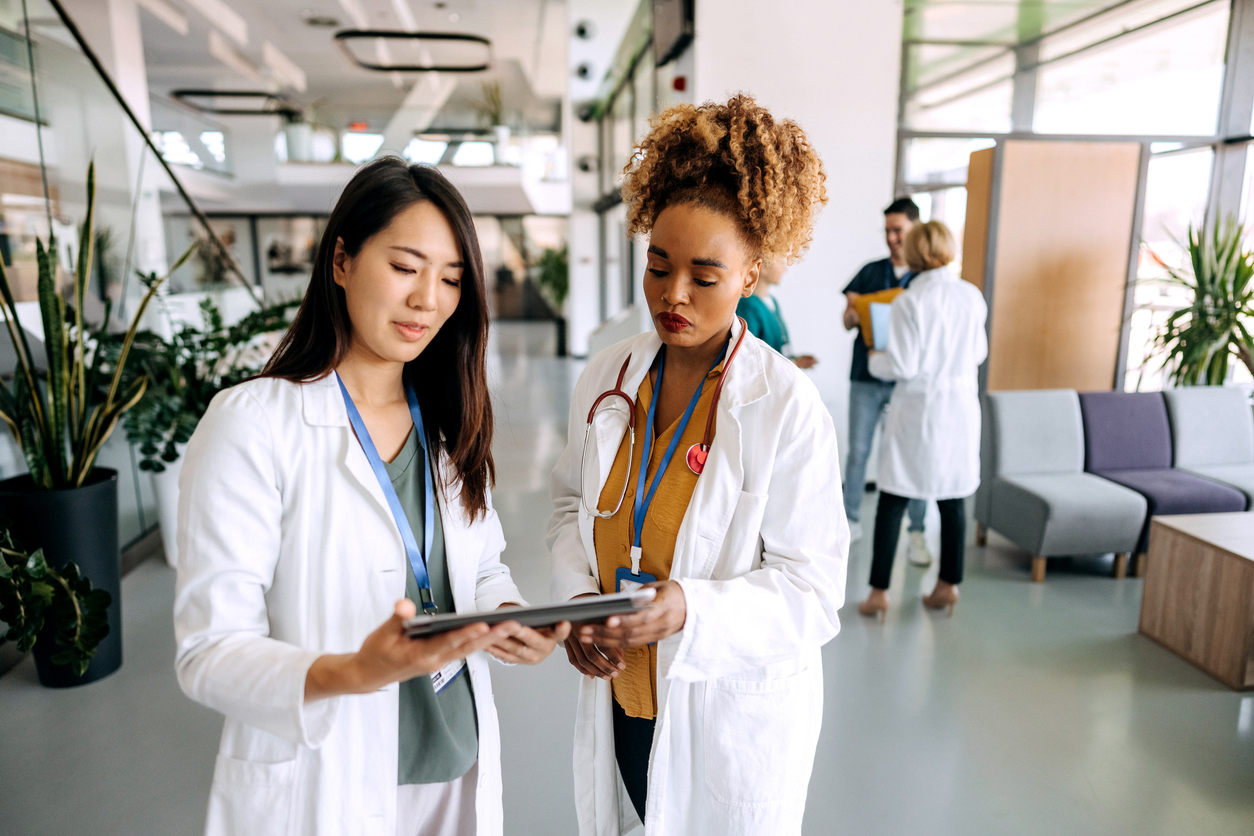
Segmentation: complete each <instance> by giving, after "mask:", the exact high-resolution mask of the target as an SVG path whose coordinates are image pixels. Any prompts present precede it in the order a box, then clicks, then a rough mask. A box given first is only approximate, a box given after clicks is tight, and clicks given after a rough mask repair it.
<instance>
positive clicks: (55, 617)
mask: <svg viewBox="0 0 1254 836" xmlns="http://www.w3.org/2000/svg"><path fill="white" fill-rule="evenodd" d="M112 603H113V596H112V595H110V594H109V593H108V592H106V591H104V590H103V589H96V588H95V587H93V586H92V583H91V581H90V580H88V579H87V578H85V577H83V575H82V574H81V573H80V572H79V569H78V565H77V564H75V563H73V562H70V563H66V564H65V565H64V566H61V567H60V568H54V567H52V566H50V565H49V564H48V561H47V560H46V559H45V558H44V553H43V549H36V550H35V551H34V552H32V553H27V551H26V550H25V549H24V548H22V546H21V545H19V544H18V542H17V541H16V540H14V539H13V535H12V534H10V533H9V530H8V529H7V528H4V527H0V621H3V622H4V625H5V626H7V628H8V629H7V630H6V631H5V632H3V633H0V645H2V644H4V643H5V642H9V641H11V642H16V643H17V649H18V652H20V653H25V652H27V651H28V650H30V649H31V648H32V647H34V646H35V643H36V642H37V641H39V638H40V634H41V633H42V632H43V629H44V625H45V624H47V623H51V624H54V625H56V628H55V633H54V635H53V644H54V647H55V649H56V652H55V653H54V654H53V655H52V656H51V657H50V659H49V661H51V662H52V664H54V665H70V666H71V667H72V669H73V671H74V673H75V675H77V676H82V675H83V674H84V673H86V672H87V666H88V665H89V664H91V660H92V658H93V657H94V656H95V655H96V650H97V649H98V648H99V647H100V643H101V642H102V641H104V638H105V636H107V635H109V613H108V611H109V605H110V604H112Z"/></svg>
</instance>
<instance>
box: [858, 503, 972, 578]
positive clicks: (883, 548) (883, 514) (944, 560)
mask: <svg viewBox="0 0 1254 836" xmlns="http://www.w3.org/2000/svg"><path fill="white" fill-rule="evenodd" d="M909 502H910V500H909V499H907V498H906V497H904V496H897V495H896V494H892V493H885V492H884V491H880V505H879V509H878V510H877V511H876V512H875V540H874V542H873V544H872V549H873V551H872V558H871V586H873V587H875V588H876V589H888V579H889V578H890V577H892V574H893V556H894V555H896V554H897V539H898V537H900V536H901V517H902V515H903V514H905V513H906V505H907V503H909ZM936 505H937V507H938V508H940V518H941V530H940V534H941V553H940V579H941V580H943V581H944V582H945V583H952V584H959V583H962V558H963V552H964V550H965V549H966V542H967V508H966V500H965V499H939V500H937V501H936Z"/></svg>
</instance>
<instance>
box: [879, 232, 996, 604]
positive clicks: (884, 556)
mask: <svg viewBox="0 0 1254 836" xmlns="http://www.w3.org/2000/svg"><path fill="white" fill-rule="evenodd" d="M905 256H906V263H907V265H909V267H910V269H911V270H913V271H915V273H916V274H917V275H915V277H914V279H913V280H911V282H910V287H909V288H908V289H907V290H906V291H905V292H904V293H902V294H901V295H900V296H898V297H897V298H896V299H895V300H894V301H893V306H892V319H891V324H890V326H889V332H888V345H887V347H886V348H885V350H884V351H873V352H871V357H870V360H869V364H868V368H869V369H870V371H871V374H873V375H875V376H876V377H878V378H880V379H881V380H895V381H897V385H896V386H895V387H894V388H893V397H892V400H891V401H889V404H888V418H887V420H886V421H885V423H884V438H883V443H882V446H881V450H880V468H879V480H878V481H879V487H880V500H879V509H878V510H877V511H876V515H875V540H874V543H873V545H872V549H873V556H872V561H871V594H870V595H869V596H868V597H867V599H866V600H865V601H863V602H862V603H861V604H859V605H858V610H859V612H861V613H862V614H863V615H879V614H882V613H883V612H884V611H886V610H887V609H888V604H889V601H888V582H889V578H890V577H891V576H892V572H893V555H894V554H895V553H896V551H897V538H898V536H899V535H900V533H901V516H902V514H903V513H904V512H905V509H906V504H907V503H908V502H909V500H911V499H934V500H936V504H937V507H939V508H940V518H941V553H940V576H939V578H938V579H937V581H936V587H935V588H934V589H933V590H932V592H931V593H930V594H928V595H925V596H923V604H924V606H926V607H928V608H930V609H944V608H948V609H949V612H950V614H951V615H952V614H953V608H954V605H955V604H957V602H958V584H960V583H962V564H963V554H964V551H965V548H966V505H965V500H966V498H967V497H968V496H970V495H971V494H973V493H975V489H976V488H977V487H979V484H980V398H979V379H978V376H977V375H978V371H979V366H980V364H981V363H983V362H984V360H985V358H986V357H988V339H987V337H986V336H985V333H984V321H985V318H986V317H987V314H988V308H987V307H986V305H985V303H984V296H983V295H982V294H981V293H980V291H979V290H978V289H977V288H976V287H975V285H973V284H971V283H969V282H965V281H963V280H962V279H960V278H958V277H957V276H955V275H954V273H953V271H952V270H950V269H949V264H950V262H952V261H953V259H954V238H953V234H952V233H950V231H949V229H948V227H946V226H945V225H944V224H943V223H941V222H940V221H929V222H927V223H923V224H915V226H914V228H913V229H911V230H910V234H909V235H908V236H907V237H906V244H905Z"/></svg>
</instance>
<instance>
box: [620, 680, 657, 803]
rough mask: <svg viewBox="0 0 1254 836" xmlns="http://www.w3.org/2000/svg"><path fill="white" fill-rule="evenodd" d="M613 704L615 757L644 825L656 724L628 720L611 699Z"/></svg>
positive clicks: (640, 720)
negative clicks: (650, 753)
mask: <svg viewBox="0 0 1254 836" xmlns="http://www.w3.org/2000/svg"><path fill="white" fill-rule="evenodd" d="M610 702H612V703H613V704H614V757H615V758H616V759H617V760H618V772H619V774H620V775H622V776H623V785H624V786H625V787H627V795H628V797H630V798H631V806H633V807H635V808H636V815H638V816H639V817H640V821H644V802H645V799H646V798H647V796H648V792H649V752H650V751H651V750H652V749H653V725H654V723H656V722H657V721H656V720H646V719H644V718H643V717H628V716H627V712H625V711H623V707H622V706H621V705H619V704H618V700H616V699H613V698H611V699H610Z"/></svg>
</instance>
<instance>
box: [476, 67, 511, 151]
mask: <svg viewBox="0 0 1254 836" xmlns="http://www.w3.org/2000/svg"><path fill="white" fill-rule="evenodd" d="M479 89H480V91H481V92H482V93H483V99H482V100H481V101H478V102H475V104H474V107H475V110H476V111H478V113H479V118H480V119H482V120H483V121H485V122H487V123H488V127H489V128H491V129H492V134H493V144H492V148H493V157H494V158H495V160H496V164H497V165H505V157H506V149H507V148H509V135H510V130H509V126H508V125H506V124H505V96H504V94H503V93H502V92H501V83H500V82H499V81H485V82H483V83H482V84H480V85H479Z"/></svg>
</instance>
